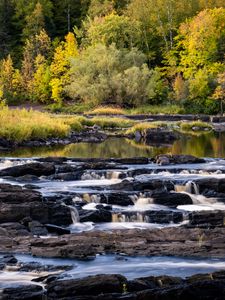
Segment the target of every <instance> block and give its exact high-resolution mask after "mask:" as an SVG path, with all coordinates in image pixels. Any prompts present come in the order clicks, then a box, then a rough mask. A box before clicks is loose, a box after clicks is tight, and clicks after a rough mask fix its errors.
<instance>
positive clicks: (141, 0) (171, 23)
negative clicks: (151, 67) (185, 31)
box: [126, 0, 225, 64]
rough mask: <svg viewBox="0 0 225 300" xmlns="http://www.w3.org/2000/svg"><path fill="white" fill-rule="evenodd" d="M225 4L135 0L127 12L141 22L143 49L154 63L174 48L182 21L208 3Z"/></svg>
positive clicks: (198, 0) (193, 0)
mask: <svg viewBox="0 0 225 300" xmlns="http://www.w3.org/2000/svg"><path fill="white" fill-rule="evenodd" d="M220 6H221V7H225V3H224V1H223V0H215V1H214V0H212V1H211V0H210V1H208V0H207V1H206V0H189V1H183V0H131V2H130V4H129V5H128V8H127V12H126V14H127V15H128V16H130V18H131V19H132V20H137V21H139V22H140V23H141V30H142V39H143V41H144V43H143V44H142V46H143V48H142V50H143V51H144V53H146V54H147V55H148V57H149V61H150V62H151V63H156V64H159V63H160V62H161V60H162V56H164V55H165V53H167V52H168V51H170V50H171V49H173V48H174V46H175V43H174V38H175V36H176V35H177V30H178V28H179V25H180V24H181V23H182V22H184V21H185V20H186V19H188V18H190V17H193V16H194V15H196V14H197V13H198V12H199V11H200V10H201V9H204V8H207V7H220Z"/></svg>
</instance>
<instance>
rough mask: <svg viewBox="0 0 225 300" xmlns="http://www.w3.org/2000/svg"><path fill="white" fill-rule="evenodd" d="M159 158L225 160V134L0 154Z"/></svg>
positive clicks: (113, 140)
mask: <svg viewBox="0 0 225 300" xmlns="http://www.w3.org/2000/svg"><path fill="white" fill-rule="evenodd" d="M158 154H190V155H194V156H198V157H219V158H223V157H225V133H215V134H214V133H208V134H202V135H185V136H182V137H181V139H179V140H177V141H175V142H174V143H173V144H171V145H161V146H157V145H147V144H146V143H144V142H141V143H136V142H135V141H133V140H128V139H125V138H109V139H107V140H106V141H105V142H103V143H100V144H96V143H79V144H71V145H67V146H54V147H37V148H18V149H16V150H13V151H11V152H0V156H1V157H46V156H67V157H83V158H85V157H92V158H111V157H121V158H124V157H135V156H145V157H153V156H156V155H158Z"/></svg>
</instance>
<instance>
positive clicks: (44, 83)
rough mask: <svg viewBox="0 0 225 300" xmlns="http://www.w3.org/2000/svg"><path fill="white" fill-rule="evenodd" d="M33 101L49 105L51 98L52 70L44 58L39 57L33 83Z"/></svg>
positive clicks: (36, 60)
mask: <svg viewBox="0 0 225 300" xmlns="http://www.w3.org/2000/svg"><path fill="white" fill-rule="evenodd" d="M32 91H33V92H32V99H33V100H34V101H40V102H42V103H47V102H49V100H50V97H51V88H50V68H49V66H48V63H47V61H46V59H45V57H44V56H42V55H41V54H39V55H37V57H36V59H35V72H34V75H33V81H32Z"/></svg>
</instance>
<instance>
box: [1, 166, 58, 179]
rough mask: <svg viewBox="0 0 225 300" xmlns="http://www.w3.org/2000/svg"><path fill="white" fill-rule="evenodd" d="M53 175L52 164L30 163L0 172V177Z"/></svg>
mask: <svg viewBox="0 0 225 300" xmlns="http://www.w3.org/2000/svg"><path fill="white" fill-rule="evenodd" d="M54 173H55V165H54V164H53V163H30V164H24V165H18V166H14V167H10V168H6V169H3V170H0V176H12V177H20V176H24V175H35V176H38V177H39V176H43V175H44V176H48V175H52V174H54Z"/></svg>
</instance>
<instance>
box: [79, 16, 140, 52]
mask: <svg viewBox="0 0 225 300" xmlns="http://www.w3.org/2000/svg"><path fill="white" fill-rule="evenodd" d="M83 24H84V32H85V35H84V41H85V43H86V44H87V45H96V44H99V43H102V44H104V45H106V46H109V45H111V44H112V43H114V44H115V45H116V46H117V48H128V49H131V48H132V47H135V46H139V45H140V42H141V31H140V27H139V22H138V21H132V20H131V19H130V18H129V17H126V16H118V15H116V14H114V13H112V14H110V15H107V16H105V17H96V18H95V19H94V20H91V19H89V20H88V21H86V22H84V23H83Z"/></svg>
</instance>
